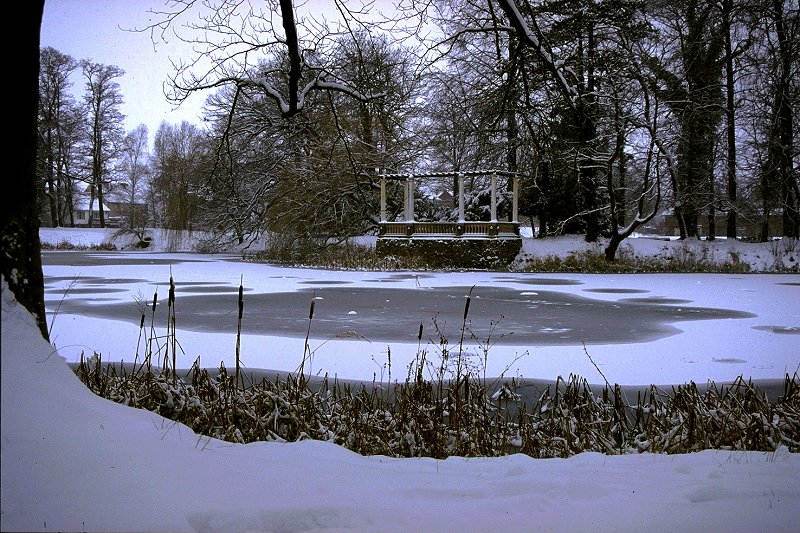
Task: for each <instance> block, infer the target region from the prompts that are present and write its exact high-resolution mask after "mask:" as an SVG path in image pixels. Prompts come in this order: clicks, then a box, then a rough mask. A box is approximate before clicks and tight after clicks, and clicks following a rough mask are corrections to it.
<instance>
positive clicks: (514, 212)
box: [511, 176, 519, 223]
mask: <svg viewBox="0 0 800 533" xmlns="http://www.w3.org/2000/svg"><path fill="white" fill-rule="evenodd" d="M512 189H513V192H512V193H511V198H512V201H511V222H514V223H517V222H519V178H518V177H517V176H514V181H513V185H512Z"/></svg>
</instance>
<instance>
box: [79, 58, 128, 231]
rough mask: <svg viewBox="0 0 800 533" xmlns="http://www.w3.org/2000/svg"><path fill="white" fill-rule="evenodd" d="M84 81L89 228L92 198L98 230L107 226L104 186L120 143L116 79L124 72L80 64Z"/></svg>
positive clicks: (97, 64) (85, 62) (120, 95)
mask: <svg viewBox="0 0 800 533" xmlns="http://www.w3.org/2000/svg"><path fill="white" fill-rule="evenodd" d="M81 70H82V71H83V77H84V79H85V81H86V93H85V96H84V104H85V106H86V120H87V124H88V130H89V141H88V149H89V156H90V160H91V163H90V165H89V167H90V175H91V178H90V196H91V199H90V202H89V208H90V210H89V225H90V226H91V225H92V218H93V212H94V211H93V209H92V205H93V204H94V199H95V196H96V197H97V201H98V204H99V210H100V227H102V228H104V227H105V225H106V220H105V213H104V208H103V194H104V186H105V185H106V183H107V182H108V181H109V180H110V171H111V162H112V161H113V159H114V158H115V157H116V155H117V152H118V150H119V145H120V141H121V139H122V131H123V130H122V118H123V116H122V113H121V112H120V111H119V106H120V105H121V104H122V93H120V90H119V84H118V83H117V82H116V79H117V78H119V77H121V76H122V75H123V74H124V73H125V72H124V71H123V70H122V69H121V68H119V67H116V66H114V65H102V64H100V63H93V62H91V61H86V60H83V61H81Z"/></svg>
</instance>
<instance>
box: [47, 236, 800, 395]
mask: <svg viewBox="0 0 800 533" xmlns="http://www.w3.org/2000/svg"><path fill="white" fill-rule="evenodd" d="M43 263H44V273H45V283H46V285H45V289H46V301H47V308H48V312H50V313H51V314H52V313H53V312H55V311H56V310H57V316H56V318H55V322H54V326H53V338H54V340H55V342H56V344H57V345H58V346H59V347H60V348H62V354H63V355H65V356H66V357H67V358H68V359H76V358H78V357H79V356H80V351H81V350H82V351H84V352H89V353H90V352H91V351H92V350H98V351H101V352H102V353H103V354H104V356H105V357H108V358H111V359H112V360H120V359H124V360H127V361H131V360H132V359H133V358H134V356H135V347H136V342H137V337H138V325H139V320H140V317H141V313H142V310H143V309H145V307H146V305H147V304H149V302H151V301H152V299H153V293H154V292H155V291H157V292H158V300H159V304H160V305H159V306H158V309H157V311H156V315H155V324H156V326H157V327H159V328H161V329H162V330H163V326H164V324H165V321H166V305H165V303H166V296H167V285H168V280H169V276H170V273H171V274H172V276H173V277H174V279H175V284H176V309H177V325H178V329H179V341H180V343H181V345H182V346H183V348H184V351H185V355H184V357H183V360H182V361H181V363H183V365H182V366H188V365H190V364H191V362H192V361H194V359H195V358H196V357H198V356H200V357H201V360H202V361H203V363H204V364H206V365H209V366H211V365H216V364H218V363H219V361H220V360H224V361H225V362H226V364H229V363H230V362H231V360H232V352H233V350H232V349H231V346H232V336H233V335H234V334H235V331H236V314H237V302H236V294H237V290H238V284H239V280H240V279H243V284H244V287H245V313H244V321H243V333H244V340H243V354H245V356H244V360H245V362H246V364H247V365H249V366H250V367H261V368H274V369H279V370H294V369H295V368H296V367H297V364H298V363H299V358H300V356H301V355H302V352H303V338H304V337H305V335H306V333H307V332H308V331H309V321H308V311H309V305H310V303H311V302H312V301H313V302H314V306H315V312H314V319H313V321H312V323H311V324H310V326H311V328H310V335H311V338H312V343H311V348H312V349H313V350H315V354H314V369H315V371H320V372H322V371H327V372H329V373H330V374H337V375H339V376H341V377H353V378H367V379H369V378H371V377H373V374H374V375H375V377H376V378H380V376H381V375H382V374H384V373H388V356H387V352H388V350H389V349H391V353H392V357H393V359H394V361H393V364H394V365H395V376H396V375H397V372H398V370H397V369H398V368H403V366H404V365H405V364H407V363H408V362H409V361H411V360H413V358H414V356H415V355H416V351H417V346H418V343H417V332H418V328H419V324H420V323H422V324H423V325H424V334H423V339H422V342H421V346H422V347H423V348H427V350H428V351H429V352H430V353H431V354H432V355H433V356H435V355H437V354H436V352H437V350H438V345H439V344H440V342H441V339H442V338H446V339H447V341H448V342H449V344H450V345H451V346H452V345H454V344H458V342H459V339H460V336H461V324H462V318H463V312H464V303H465V296H466V295H467V294H468V293H470V291H471V294H472V298H471V302H470V309H469V316H468V320H467V328H466V333H465V343H466V344H467V345H468V346H469V347H468V352H469V353H471V354H473V355H474V358H475V359H478V360H481V361H482V360H483V351H482V349H481V347H482V346H486V345H487V344H488V345H491V346H492V348H491V349H490V351H489V359H488V365H487V366H488V368H487V372H488V373H489V374H490V375H497V374H499V373H501V372H503V371H505V372H506V373H507V374H508V373H511V374H519V375H524V376H526V377H542V378H554V377H555V375H558V374H560V375H568V374H569V373H579V374H582V375H586V376H587V377H596V374H597V371H596V370H595V369H594V367H593V366H592V365H591V362H590V361H589V360H588V357H587V356H586V354H585V353H584V348H583V346H584V344H585V345H586V346H587V350H588V351H589V353H590V354H591V355H592V358H593V359H594V360H595V362H596V363H598V365H599V366H600V367H601V369H603V372H604V373H605V374H606V375H607V376H608V377H609V379H611V380H615V381H619V382H623V383H646V382H657V383H666V382H674V381H675V380H676V379H677V380H678V381H686V380H688V379H694V380H700V381H704V380H706V379H709V378H714V379H730V378H732V377H735V376H736V375H739V374H744V375H746V376H752V377H756V378H776V377H778V378H779V377H781V376H782V375H783V373H784V372H790V373H791V372H794V371H795V370H796V368H795V367H796V366H797V365H798V364H800V359H799V358H798V353H800V303H799V302H800V276H796V275H785V276H781V275H664V274H654V275H616V276H609V275H572V274H555V275H554V274H514V273H506V274H503V273H491V272H488V273H487V272H457V273H413V272H400V273H397V272H395V273H377V272H358V271H325V270H315V269H293V268H284V267H275V266H270V265H263V264H252V263H245V262H241V261H240V260H238V259H237V258H235V257H230V256H202V255H190V254H147V253H89V252H48V253H45V254H43ZM65 294H66V296H65ZM146 316H147V323H148V324H149V322H150V312H149V310H146ZM209 358H210V359H209ZM480 364H483V363H482V362H481V363H480ZM631 365H634V366H633V367H631ZM609 374H610V375H609ZM665 378H666V379H667V381H664V379H665Z"/></svg>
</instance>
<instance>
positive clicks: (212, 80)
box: [141, 0, 373, 118]
mask: <svg viewBox="0 0 800 533" xmlns="http://www.w3.org/2000/svg"><path fill="white" fill-rule="evenodd" d="M335 4H336V6H337V7H338V8H339V11H340V13H342V15H343V16H344V17H345V18H350V19H353V17H354V15H353V12H352V11H350V10H349V9H348V8H346V7H345V5H344V4H343V3H341V2H339V1H338V0H336V2H335ZM172 7H173V8H174V9H168V10H164V11H154V12H153V14H154V15H155V16H156V17H157V18H158V19H159V20H158V21H157V22H156V23H154V24H152V25H150V26H148V27H146V28H142V29H141V31H149V32H150V34H151V36H152V37H153V38H154V40H157V39H158V38H159V37H161V38H164V37H166V36H167V35H168V32H170V31H172V32H174V33H175V34H176V35H177V36H178V38H180V39H182V40H184V41H187V42H190V43H191V44H193V45H194V46H195V50H197V55H196V56H195V57H193V58H190V59H188V60H185V61H183V62H180V63H177V64H176V70H175V74H174V75H173V76H172V78H171V80H170V89H169V92H168V97H169V98H170V99H172V100H173V101H175V102H182V101H183V100H185V99H186V98H187V97H188V96H189V95H190V94H192V93H193V92H197V91H204V90H208V89H213V88H219V87H222V86H233V87H235V88H236V91H237V92H239V91H248V92H251V93H259V94H261V95H262V96H264V97H265V98H267V99H269V100H271V101H272V102H274V103H275V105H277V107H278V109H279V110H280V113H281V115H282V116H283V117H284V118H291V117H293V116H295V115H297V114H298V113H300V112H301V111H302V110H303V109H304V108H305V106H306V102H307V99H308V95H309V94H310V93H312V92H315V91H335V92H341V93H345V94H348V95H350V96H351V97H353V98H356V99H360V100H367V99H369V98H371V97H373V95H366V94H363V93H361V92H359V91H358V90H357V89H355V88H354V87H352V86H351V85H349V84H348V83H347V82H346V81H345V80H342V79H341V77H340V76H339V73H337V72H335V71H334V70H333V69H331V68H329V63H328V61H327V59H328V56H327V50H326V48H325V45H326V43H327V42H328V41H329V40H330V36H331V35H332V34H333V33H334V30H331V29H329V28H328V27H327V24H325V23H324V22H321V21H317V20H315V19H313V18H305V17H301V18H298V17H297V16H296V13H295V11H296V10H295V6H294V5H293V3H292V0H279V1H278V2H277V5H276V2H274V1H273V2H268V3H267V6H266V8H256V7H254V6H253V5H252V4H250V3H243V2H240V1H239V0H216V1H211V2H200V1H198V0H178V1H176V2H174V3H173V4H172ZM192 14H193V15H194V17H195V18H194V19H193V20H190V21H188V22H187V23H186V26H185V27H184V28H182V29H181V28H179V27H177V26H178V25H179V24H180V23H181V21H185V20H186V19H187V18H191V17H192ZM276 19H278V20H280V25H278V24H277V23H276ZM184 30H185V31H184ZM263 65H269V66H268V67H266V68H261V67H263ZM237 101H238V100H237V99H236V98H234V100H233V102H234V104H235V103H236V102H237Z"/></svg>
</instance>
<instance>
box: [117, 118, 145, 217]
mask: <svg viewBox="0 0 800 533" xmlns="http://www.w3.org/2000/svg"><path fill="white" fill-rule="evenodd" d="M147 159H148V152H147V126H145V125H144V124H140V125H138V126H137V127H136V128H134V129H133V130H132V131H130V132H128V134H127V135H126V136H125V138H124V139H123V141H122V161H121V165H122V171H123V176H124V180H123V182H122V183H121V185H122V186H123V187H124V188H125V189H126V192H127V199H128V215H127V218H128V220H127V223H128V229H131V230H133V229H137V228H139V227H140V226H141V227H144V224H145V223H146V222H147V220H146V216H145V215H146V213H143V212H141V210H140V209H139V208H138V207H137V204H138V203H139V200H141V198H142V195H143V193H144V188H145V180H146V178H147V175H148V171H149V167H148V165H147Z"/></svg>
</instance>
